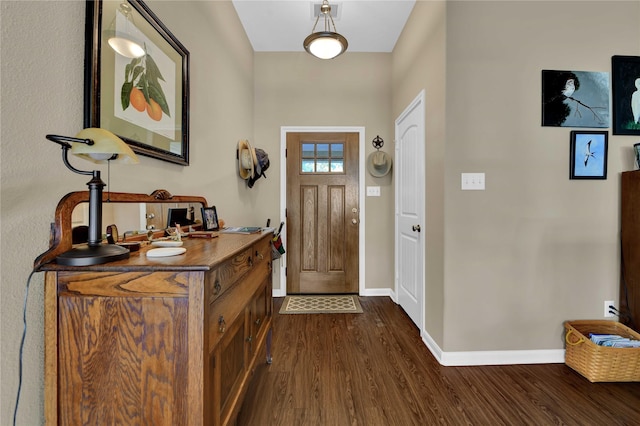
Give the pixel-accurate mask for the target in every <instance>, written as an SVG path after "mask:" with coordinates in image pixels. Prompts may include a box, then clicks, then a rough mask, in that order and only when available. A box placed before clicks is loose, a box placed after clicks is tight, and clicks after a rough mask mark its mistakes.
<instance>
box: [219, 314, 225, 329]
mask: <svg viewBox="0 0 640 426" xmlns="http://www.w3.org/2000/svg"><path fill="white" fill-rule="evenodd" d="M218 330H219V331H220V333H224V332H225V331H226V330H227V323H226V322H225V320H224V317H223V316H222V315H220V317H218Z"/></svg>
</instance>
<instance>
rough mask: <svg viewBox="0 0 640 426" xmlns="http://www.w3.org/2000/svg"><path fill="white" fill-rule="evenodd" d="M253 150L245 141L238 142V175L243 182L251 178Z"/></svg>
mask: <svg viewBox="0 0 640 426" xmlns="http://www.w3.org/2000/svg"><path fill="white" fill-rule="evenodd" d="M253 158H254V156H253V148H251V144H249V141H248V140H246V139H242V140H240V141H238V173H240V177H241V178H242V179H244V180H247V179H249V178H250V177H251V176H253V170H254V167H255V165H254V162H253Z"/></svg>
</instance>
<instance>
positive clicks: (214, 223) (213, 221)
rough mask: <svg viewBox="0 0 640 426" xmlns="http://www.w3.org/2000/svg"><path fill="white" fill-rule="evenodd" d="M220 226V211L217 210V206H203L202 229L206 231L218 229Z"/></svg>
mask: <svg viewBox="0 0 640 426" xmlns="http://www.w3.org/2000/svg"><path fill="white" fill-rule="evenodd" d="M219 228H220V226H219V225H218V212H216V206H213V207H203V208H202V229H203V230H204V231H217V230H218V229H219Z"/></svg>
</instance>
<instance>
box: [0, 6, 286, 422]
mask: <svg viewBox="0 0 640 426" xmlns="http://www.w3.org/2000/svg"><path fill="white" fill-rule="evenodd" d="M145 2H146V3H147V4H148V5H149V6H150V7H151V9H152V10H153V11H154V12H155V13H156V14H157V15H158V17H159V18H160V19H161V20H162V21H163V22H164V23H165V24H166V25H167V27H168V28H169V29H170V30H171V31H172V32H173V34H174V35H175V36H176V37H177V38H178V39H179V40H180V41H181V42H182V43H183V44H184V45H185V46H186V47H187V49H188V50H189V51H190V53H191V109H190V124H191V129H190V130H191V139H190V142H191V165H190V166H188V167H182V166H178V165H173V164H169V163H166V162H162V161H159V160H155V159H150V158H144V157H140V160H141V161H140V164H139V165H137V166H118V165H114V166H112V168H111V185H110V186H111V190H113V191H123V192H142V193H150V192H151V191H153V190H154V189H157V188H164V189H167V190H169V191H170V192H172V193H174V194H198V195H203V196H205V197H206V198H207V200H208V201H209V202H210V203H213V204H215V205H216V206H217V207H218V209H219V210H218V211H219V214H220V216H221V217H223V218H225V219H226V220H227V222H228V223H239V224H240V223H241V224H248V223H254V221H255V223H260V224H262V217H263V215H264V214H263V212H260V211H258V209H255V207H256V205H257V202H256V198H257V194H258V193H257V192H255V191H249V190H247V189H246V187H245V185H243V183H242V182H241V181H240V179H238V178H237V172H236V160H235V149H236V143H237V141H238V139H240V138H249V139H252V138H253V136H254V130H253V126H254V125H253V121H254V112H253V92H254V90H253V50H252V48H251V45H250V43H249V41H248V39H247V37H246V35H245V34H244V31H243V29H242V25H241V24H240V22H239V20H238V18H237V15H236V13H235V9H234V8H233V6H232V4H231V3H230V2H217V1H216V2H200V1H195V2H189V1H180V2H167V1H153V0H146V1H145ZM0 8H1V19H2V21H1V28H2V39H1V43H2V51H1V55H2V56H1V67H2V68H1V78H2V86H1V87H2V95H1V99H0V102H1V113H2V129H1V142H2V145H1V149H2V158H1V161H2V164H1V166H2V167H1V179H0V182H1V185H2V191H1V206H0V207H1V213H2V221H1V232H2V234H1V238H0V247H1V254H2V256H1V271H0V273H1V278H2V281H1V286H0V289H1V291H2V314H1V315H2V317H1V318H2V319H1V330H2V337H1V344H2V348H1V349H2V350H1V354H0V355H1V359H2V363H1V365H2V367H1V368H2V379H1V382H2V397H1V400H2V407H1V410H0V424H2V425H8V424H11V418H12V414H13V407H14V403H15V396H16V391H17V387H18V348H19V346H20V337H21V333H22V304H23V300H24V295H25V284H26V280H27V276H28V275H29V271H30V270H31V266H32V265H33V260H34V259H35V258H36V256H38V255H39V254H40V253H41V252H43V251H45V250H46V248H47V246H48V239H49V223H50V222H51V221H52V219H53V214H54V211H55V207H56V204H57V203H58V200H59V199H60V198H61V197H62V196H63V195H64V194H66V193H68V192H70V191H78V190H84V189H86V186H85V183H86V181H87V179H85V177H82V176H79V175H75V174H73V173H71V172H70V171H69V170H67V169H66V168H65V167H64V165H63V164H62V161H61V159H60V148H59V147H58V146H57V145H55V144H53V143H51V142H49V141H47V140H46V139H45V135H46V134H48V133H58V134H63V135H74V134H75V133H77V132H78V130H80V129H81V128H82V114H83V108H82V100H83V66H84V65H83V63H84V62H83V61H84V58H83V48H84V13H85V4H84V2H83V1H44V2H33V1H17V2H11V1H4V0H3V1H1V2H0ZM72 161H73V160H72ZM80 162H83V161H82V160H77V161H75V162H74V164H76V165H77V166H78V167H79V168H82V167H83V166H84V167H90V166H91V163H88V162H83V163H86V164H87V165H88V166H85V165H84V164H80ZM103 176H104V177H105V178H106V168H105V169H104V171H103ZM105 180H106V179H105ZM259 185H260V183H258V184H257V186H259ZM275 213H277V210H276V211H274V214H275ZM42 285H43V274H36V275H35V276H34V278H33V281H32V283H31V289H30V294H29V303H28V310H27V324H28V331H27V337H26V341H25V354H24V378H23V388H22V398H21V402H20V414H19V418H18V424H22V425H37V424H41V423H42V418H43V417H42V416H43V390H42V386H43V364H44V361H43V346H42V340H43V320H42V313H43V312H42V310H43V291H42Z"/></svg>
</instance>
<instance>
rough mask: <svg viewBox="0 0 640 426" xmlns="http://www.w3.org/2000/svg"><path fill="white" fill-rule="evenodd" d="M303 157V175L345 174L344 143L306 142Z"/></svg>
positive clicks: (301, 168)
mask: <svg viewBox="0 0 640 426" xmlns="http://www.w3.org/2000/svg"><path fill="white" fill-rule="evenodd" d="M301 157H302V158H301V162H300V171H301V173H344V144H342V143H326V142H304V143H303V144H302V146H301Z"/></svg>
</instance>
